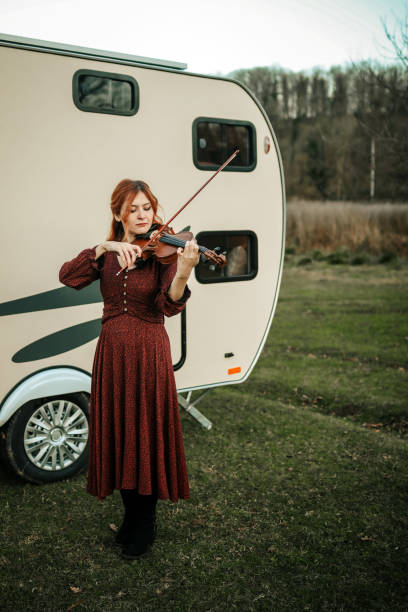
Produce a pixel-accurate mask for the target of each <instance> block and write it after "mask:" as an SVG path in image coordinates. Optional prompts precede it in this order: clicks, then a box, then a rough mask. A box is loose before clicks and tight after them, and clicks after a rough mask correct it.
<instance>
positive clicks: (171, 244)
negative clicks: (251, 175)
mask: <svg viewBox="0 0 408 612" xmlns="http://www.w3.org/2000/svg"><path fill="white" fill-rule="evenodd" d="M238 153H239V149H237V150H236V151H234V153H233V154H232V155H230V156H229V158H228V159H227V160H226V161H225V162H224V163H223V164H222V165H221V166H220V167H219V168H218V170H216V172H214V174H213V175H212V176H210V178H209V179H208V180H207V181H206V182H205V183H204V185H202V186H201V187H200V189H198V190H197V191H196V192H195V193H194V194H193V195H192V196H191V198H189V199H188V200H187V202H186V203H185V204H183V206H182V207H181V208H179V210H178V211H177V212H176V213H174V215H173V216H172V217H171V219H169V220H168V221H167V223H166V224H165V225H162V226H160V227H159V229H158V230H157V234H156V235H155V236H149V237H148V239H147V240H145V242H144V244H143V246H142V245H141V244H140V242H141V240H143V239H144V237H143V238H140V239H138V238H136V241H137V242H138V243H139V245H140V246H141V248H142V258H143V259H147V258H148V257H151V256H154V257H155V258H156V259H157V260H158V261H161V262H162V263H173V262H174V261H177V249H178V248H179V247H182V248H184V246H185V244H186V242H187V241H188V240H191V239H192V238H193V237H194V236H193V234H192V233H191V232H180V233H179V234H175V233H174V231H173V230H172V229H171V228H170V227H169V224H170V223H171V222H172V221H173V219H175V218H176V217H177V215H179V214H180V213H181V211H182V210H184V209H185V208H186V206H188V205H189V204H190V202H191V201H192V200H194V198H195V197H196V196H197V195H198V194H199V193H200V191H202V190H203V189H204V187H206V186H207V185H208V183H210V181H212V180H213V179H214V178H215V177H216V176H217V174H218V173H219V172H221V170H223V169H224V168H225V166H227V165H228V164H229V163H230V162H231V161H232V160H233V159H234V157H235V156H236V155H238ZM165 230H167V231H165ZM159 242H160V243H162V244H158V243H159ZM198 249H199V251H200V253H201V254H202V255H203V256H204V257H205V258H206V259H210V260H211V261H213V262H214V263H216V264H217V265H219V266H225V264H226V263H227V260H226V258H225V255H224V254H222V255H221V254H220V253H217V252H216V251H217V250H218V247H217V249H216V250H215V251H211V250H210V249H207V248H206V247H203V246H200V245H199V246H198ZM125 269H126V267H125V268H122V269H121V270H119V272H118V273H117V275H118V274H120V273H121V271H122V270H125Z"/></svg>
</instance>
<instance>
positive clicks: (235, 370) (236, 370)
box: [228, 367, 241, 374]
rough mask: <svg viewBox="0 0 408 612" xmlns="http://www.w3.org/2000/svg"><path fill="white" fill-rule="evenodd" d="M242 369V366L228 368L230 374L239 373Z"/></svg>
mask: <svg viewBox="0 0 408 612" xmlns="http://www.w3.org/2000/svg"><path fill="white" fill-rule="evenodd" d="M240 371H241V368H240V367H238V368H230V369H229V370H228V374H239V373H240Z"/></svg>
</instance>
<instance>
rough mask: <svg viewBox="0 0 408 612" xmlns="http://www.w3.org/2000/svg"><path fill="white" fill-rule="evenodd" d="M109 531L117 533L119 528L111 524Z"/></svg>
mask: <svg viewBox="0 0 408 612" xmlns="http://www.w3.org/2000/svg"><path fill="white" fill-rule="evenodd" d="M109 529H110V530H111V531H115V532H116V531H117V530H118V527H117V525H115V523H109Z"/></svg>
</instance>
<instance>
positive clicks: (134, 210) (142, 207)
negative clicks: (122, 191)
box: [115, 191, 154, 242]
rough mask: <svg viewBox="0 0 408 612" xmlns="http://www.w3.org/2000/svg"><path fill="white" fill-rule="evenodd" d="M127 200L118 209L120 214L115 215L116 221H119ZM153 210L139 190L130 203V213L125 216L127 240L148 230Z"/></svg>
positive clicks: (124, 210) (130, 240)
mask: <svg viewBox="0 0 408 612" xmlns="http://www.w3.org/2000/svg"><path fill="white" fill-rule="evenodd" d="M127 206H128V205H127V202H125V203H124V204H122V208H121V210H120V216H119V217H117V216H116V215H115V219H116V221H121V220H122V218H123V215H124V214H125V212H126V209H127ZM153 217H154V211H153V208H152V205H151V204H150V202H149V200H148V199H147V197H146V195H145V194H144V193H143V191H139V192H138V194H137V195H136V196H135V197H134V199H133V200H132V203H131V205H130V213H129V216H128V218H127V228H128V234H127V240H128V241H129V242H132V240H134V238H135V237H136V236H137V235H138V234H145V233H146V232H148V231H149V229H150V227H151V225H152V223H153Z"/></svg>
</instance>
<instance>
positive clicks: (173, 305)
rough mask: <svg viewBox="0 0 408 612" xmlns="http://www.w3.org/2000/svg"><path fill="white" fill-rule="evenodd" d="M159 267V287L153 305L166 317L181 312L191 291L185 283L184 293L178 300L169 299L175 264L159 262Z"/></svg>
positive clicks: (175, 268)
mask: <svg viewBox="0 0 408 612" xmlns="http://www.w3.org/2000/svg"><path fill="white" fill-rule="evenodd" d="M159 265H160V267H161V269H160V289H159V291H158V292H157V295H156V299H155V305H156V308H157V310H159V311H160V312H162V313H163V314H164V315H165V316H166V317H172V316H173V315H176V314H178V313H179V312H181V311H182V310H183V309H184V308H185V305H186V302H187V300H188V298H189V297H190V295H191V291H190V289H189V288H188V286H187V285H186V287H185V289H184V293H183V295H182V297H181V299H180V300H178V301H177V302H175V301H174V300H172V299H171V297H170V296H169V294H168V290H169V288H170V285H171V283H172V280H173V278H174V276H175V274H176V270H177V264H176V263H174V264H168V265H165V264H159Z"/></svg>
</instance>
